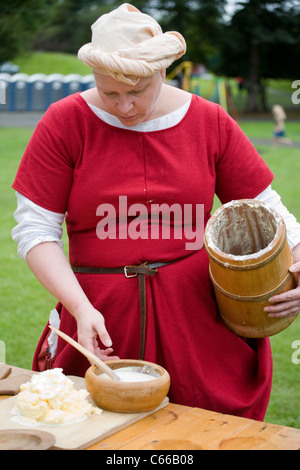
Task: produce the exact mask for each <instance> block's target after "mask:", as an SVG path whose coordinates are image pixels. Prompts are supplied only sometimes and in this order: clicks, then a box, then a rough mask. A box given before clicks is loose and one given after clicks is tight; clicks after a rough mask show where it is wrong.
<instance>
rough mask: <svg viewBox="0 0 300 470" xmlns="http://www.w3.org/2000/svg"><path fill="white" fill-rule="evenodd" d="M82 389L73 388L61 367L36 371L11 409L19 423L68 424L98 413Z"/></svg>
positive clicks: (23, 386) (21, 390) (21, 388)
mask: <svg viewBox="0 0 300 470" xmlns="http://www.w3.org/2000/svg"><path fill="white" fill-rule="evenodd" d="M88 395H89V393H88V392H87V390H85V389H81V390H76V389H75V388H74V384H73V382H72V380H71V379H69V378H68V377H66V376H65V375H64V374H63V372H62V369H60V368H56V369H51V370H46V371H44V372H39V373H37V374H35V375H33V377H32V378H31V380H30V381H29V382H27V383H25V384H23V385H21V387H20V393H19V394H18V396H17V403H16V405H15V407H14V408H13V410H12V414H13V415H14V417H15V419H14V421H15V420H16V421H19V422H22V423H23V424H70V423H74V422H77V421H81V420H83V419H85V418H87V417H88V416H90V415H92V414H95V413H101V412H102V410H100V409H99V408H96V407H94V406H93V405H92V404H91V403H89V401H88V400H87V397H88Z"/></svg>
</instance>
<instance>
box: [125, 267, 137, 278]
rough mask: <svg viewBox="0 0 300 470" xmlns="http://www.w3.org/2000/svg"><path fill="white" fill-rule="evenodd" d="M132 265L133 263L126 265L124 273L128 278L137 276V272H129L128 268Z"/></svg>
mask: <svg viewBox="0 0 300 470" xmlns="http://www.w3.org/2000/svg"><path fill="white" fill-rule="evenodd" d="M130 266H132V265H128V266H124V274H125V277H127V279H129V278H131V277H136V276H137V273H132V274H128V271H127V268H129V267H130Z"/></svg>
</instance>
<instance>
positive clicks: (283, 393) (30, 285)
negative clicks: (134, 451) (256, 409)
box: [0, 121, 300, 428]
mask: <svg viewBox="0 0 300 470" xmlns="http://www.w3.org/2000/svg"><path fill="white" fill-rule="evenodd" d="M241 127H242V128H243V129H244V130H245V132H246V133H247V134H248V135H249V137H262V136H263V137H265V138H268V137H270V134H271V132H272V122H269V123H268V122H267V123H266V122H263V123H262V122H258V123H257V122H252V121H251V122H248V121H247V122H246V121H245V122H241ZM288 132H289V134H290V137H291V138H293V139H294V140H300V136H299V122H298V123H292V122H291V123H289V125H288ZM31 133H32V130H31V129H19V128H15V129H12V128H2V129H0V158H1V175H0V198H1V209H2V210H1V214H0V217H1V219H0V222H1V232H0V237H1V248H2V249H1V253H0V261H1V271H0V297H1V306H0V340H2V341H4V343H5V346H6V361H7V363H9V364H12V365H16V366H19V367H25V368H30V367H31V362H32V356H33V353H34V350H35V346H36V344H37V341H38V339H39V337H40V334H41V331H42V330H43V328H44V326H45V324H46V322H47V319H48V316H49V311H50V310H51V309H52V308H53V306H55V303H56V301H55V299H53V297H52V296H51V295H50V294H48V293H47V292H46V291H45V289H44V288H43V287H42V286H41V285H40V284H39V283H38V281H37V280H36V279H35V278H34V276H33V275H32V274H31V272H30V271H29V269H28V267H27V266H26V264H25V262H24V261H22V260H20V259H19V258H18V256H17V252H16V245H15V243H14V242H13V241H12V240H11V236H10V231H11V229H12V227H13V226H14V224H15V222H14V219H13V212H14V210H15V206H16V198H15V195H14V192H13V190H12V189H11V183H12V182H13V179H14V176H15V173H16V171H17V167H18V164H19V161H20V158H21V155H22V153H23V151H24V149H25V147H26V144H27V142H28V140H29V138H30V135H31ZM258 150H259V151H260V153H261V155H262V157H263V158H264V159H265V161H266V162H267V163H268V164H269V166H270V167H271V169H272V170H273V172H274V173H275V174H276V178H275V180H274V184H273V186H274V188H275V189H277V190H278V192H279V193H280V194H281V195H282V200H283V202H284V203H285V204H286V205H287V207H288V208H289V209H290V210H291V211H292V212H293V213H294V214H295V215H296V217H297V218H298V220H300V206H299V202H298V199H299V193H300V191H299V174H300V149H295V148H285V147H278V148H275V149H273V148H271V147H269V146H259V148H258ZM296 340H300V321H299V320H296V321H295V322H294V323H293V324H292V325H291V326H290V327H289V328H288V329H286V330H285V331H284V332H282V333H280V334H278V335H276V336H274V337H273V338H271V343H272V349H273V356H274V381H273V390H272V395H271V401H270V405H269V408H268V411H267V416H266V421H268V422H272V423H277V424H282V425H285V426H292V427H297V428H300V416H299V412H298V410H299V407H298V402H299V399H300V392H299V390H300V364H297V363H296V362H297V361H294V362H295V363H294V362H293V361H292V356H293V354H294V356H295V355H296V357H297V351H296V350H295V349H293V347H292V346H293V343H294V342H295V341H296ZM298 357H300V354H299V355H298Z"/></svg>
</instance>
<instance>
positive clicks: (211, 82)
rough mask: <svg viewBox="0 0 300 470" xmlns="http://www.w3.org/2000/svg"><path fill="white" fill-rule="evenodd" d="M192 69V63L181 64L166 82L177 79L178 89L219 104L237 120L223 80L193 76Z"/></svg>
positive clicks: (226, 85) (229, 94)
mask: <svg viewBox="0 0 300 470" xmlns="http://www.w3.org/2000/svg"><path fill="white" fill-rule="evenodd" d="M193 69H194V64H193V62H190V61H184V62H181V63H180V64H179V65H178V66H177V67H176V68H174V70H172V72H170V74H168V75H167V77H166V80H167V82H168V81H173V80H174V79H177V83H178V86H179V88H182V89H183V90H185V91H189V92H191V93H194V94H196V95H199V96H202V97H203V98H205V99H207V100H209V101H213V102H214V103H218V104H220V106H222V108H223V109H224V110H225V111H226V112H228V113H229V114H231V115H232V116H233V117H234V118H235V119H236V120H238V118H239V116H238V112H237V110H236V107H235V105H234V103H233V100H232V97H231V93H230V88H229V86H228V84H227V83H226V81H225V79H224V78H220V77H213V76H211V77H209V78H206V77H203V76H201V75H195V74H193Z"/></svg>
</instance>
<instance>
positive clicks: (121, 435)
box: [88, 403, 191, 450]
mask: <svg viewBox="0 0 300 470" xmlns="http://www.w3.org/2000/svg"><path fill="white" fill-rule="evenodd" d="M190 409H191V408H190V407H188V406H182V405H176V404H174V403H169V404H168V405H167V406H166V407H165V408H163V409H161V410H159V411H157V412H155V413H154V414H152V415H150V416H147V417H146V418H144V419H143V420H141V421H140V422H139V423H135V424H134V425H131V426H129V427H128V428H127V429H126V430H125V429H124V430H121V431H119V432H117V433H116V434H113V435H112V436H109V437H108V438H106V439H104V440H102V441H100V442H98V443H96V444H94V445H92V446H90V447H88V450H117V449H119V450H120V449H122V448H123V447H124V446H125V445H130V444H131V443H132V442H135V440H136V439H137V438H139V437H140V436H141V435H143V434H145V433H148V432H149V431H150V430H155V429H157V428H158V427H160V426H162V425H163V424H165V423H172V422H173V421H176V420H177V419H178V417H179V416H180V415H181V414H182V413H186V412H187V411H189V410H190Z"/></svg>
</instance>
